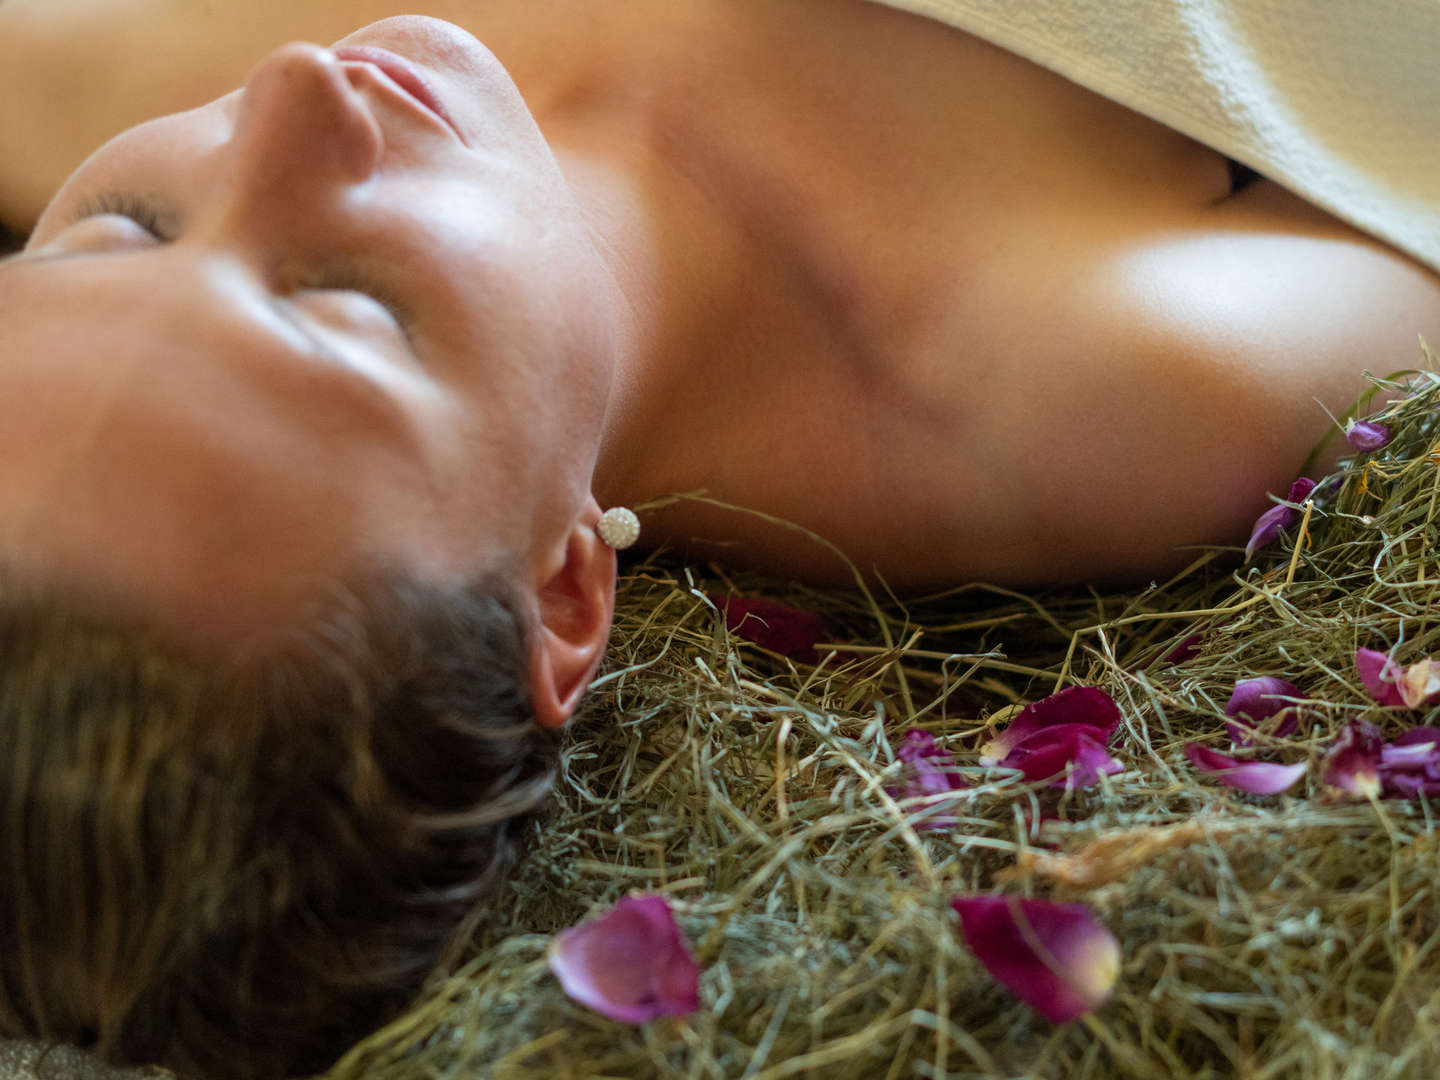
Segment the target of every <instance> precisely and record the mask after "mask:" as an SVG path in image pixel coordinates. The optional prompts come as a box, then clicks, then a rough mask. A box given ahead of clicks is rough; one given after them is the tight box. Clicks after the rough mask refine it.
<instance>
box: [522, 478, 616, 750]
mask: <svg viewBox="0 0 1440 1080" xmlns="http://www.w3.org/2000/svg"><path fill="white" fill-rule="evenodd" d="M599 518H600V508H599V507H598V506H596V505H595V503H594V500H593V499H592V500H591V501H590V503H589V505H588V506H587V507H586V509H585V511H584V512H583V513H582V514H581V516H580V518H579V520H578V521H576V523H575V525H574V527H573V528H572V529H571V531H570V535H569V537H568V538H567V540H566V541H565V552H564V563H563V565H562V566H561V567H560V569H559V571H558V572H557V573H555V574H554V575H552V576H551V577H550V579H549V580H548V581H545V582H543V583H541V585H540V586H539V588H538V590H537V594H536V595H537V598H538V600H539V609H540V618H539V623H538V627H537V632H536V633H535V634H534V635H533V640H532V642H531V645H530V700H531V704H532V705H533V707H534V709H535V719H536V720H537V721H538V722H539V723H540V725H541V726H542V727H560V726H561V725H562V724H564V723H565V721H566V720H568V719H570V714H571V713H573V712H574V711H575V707H576V706H577V705H579V704H580V699H581V697H582V696H584V693H585V690H586V688H587V687H588V686H589V685H590V680H591V679H592V678H593V677H594V675H595V669H596V668H597V667H599V666H600V660H601V659H602V658H603V657H604V655H605V643H606V642H607V641H608V640H609V639H610V620H611V617H612V616H613V615H614V613H615V552H614V550H613V549H611V548H610V547H609V546H608V545H607V544H605V543H604V542H603V541H602V540H601V539H600V537H599V536H598V535H596V532H595V522H596V521H598V520H599Z"/></svg>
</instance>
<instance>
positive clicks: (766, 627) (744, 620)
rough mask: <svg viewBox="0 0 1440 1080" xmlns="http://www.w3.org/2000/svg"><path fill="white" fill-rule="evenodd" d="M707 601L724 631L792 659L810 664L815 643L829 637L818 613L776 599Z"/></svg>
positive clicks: (715, 599) (722, 597)
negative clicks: (718, 615)
mask: <svg viewBox="0 0 1440 1080" xmlns="http://www.w3.org/2000/svg"><path fill="white" fill-rule="evenodd" d="M709 599H710V602H711V603H713V604H714V605H715V606H716V607H717V608H718V609H719V610H720V611H721V613H722V614H724V616H725V628H726V629H727V630H729V631H730V632H731V633H732V634H734V635H736V636H737V637H741V638H744V639H745V640H746V641H750V642H754V643H755V644H756V645H759V646H760V647H761V648H764V649H769V650H770V651H771V652H777V653H779V654H780V655H781V656H788V657H790V658H791V659H793V660H801V661H804V662H806V663H813V662H814V661H815V659H816V657H815V646H816V644H817V643H819V642H821V641H824V640H825V639H826V638H827V637H829V636H830V635H829V632H828V630H827V629H826V627H825V620H824V619H822V618H821V617H820V616H819V614H817V613H816V612H813V611H804V610H802V609H800V608H797V607H791V606H790V605H789V604H782V603H780V602H779V601H778V600H766V599H764V598H763V597H744V596H711V597H710V598H709Z"/></svg>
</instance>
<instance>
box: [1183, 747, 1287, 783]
mask: <svg viewBox="0 0 1440 1080" xmlns="http://www.w3.org/2000/svg"><path fill="white" fill-rule="evenodd" d="M1185 756H1186V757H1187V758H1189V759H1190V764H1192V765H1194V766H1195V768H1197V769H1199V770H1200V771H1201V772H1204V773H1213V774H1214V776H1215V779H1216V780H1219V781H1220V783H1222V784H1224V785H1225V786H1226V787H1232V788H1235V789H1236V790H1237V791H1245V792H1249V793H1250V794H1251V795H1275V794H1278V793H1279V792H1281V791H1284V790H1285V789H1286V788H1288V787H1290V786H1291V785H1293V784H1294V783H1295V781H1296V780H1299V779H1300V777H1302V776H1304V775H1305V769H1306V764H1305V762H1303V761H1300V762H1296V763H1295V764H1294V765H1273V764H1271V763H1269V762H1264V761H1237V760H1236V759H1235V758H1233V757H1230V756H1228V755H1226V754H1222V753H1219V752H1218V751H1215V750H1211V749H1209V748H1208V747H1205V746H1201V745H1200V744H1199V743H1187V744H1186V746H1185Z"/></svg>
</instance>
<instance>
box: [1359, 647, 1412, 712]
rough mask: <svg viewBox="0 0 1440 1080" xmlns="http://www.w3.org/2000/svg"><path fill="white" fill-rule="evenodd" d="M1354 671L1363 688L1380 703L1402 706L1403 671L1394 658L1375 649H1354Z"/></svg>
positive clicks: (1403, 701)
mask: <svg viewBox="0 0 1440 1080" xmlns="http://www.w3.org/2000/svg"><path fill="white" fill-rule="evenodd" d="M1355 671H1356V672H1357V673H1358V674H1359V676H1360V681H1361V682H1362V683H1363V684H1364V685H1365V690H1366V692H1367V693H1369V695H1370V696H1371V697H1372V698H1374V699H1375V701H1376V702H1377V703H1379V704H1381V705H1396V706H1400V707H1402V708H1403V707H1404V705H1405V698H1404V695H1402V694H1401V692H1400V680H1401V679H1402V678H1404V675H1405V672H1404V670H1403V669H1402V668H1401V667H1400V665H1399V664H1397V663H1396V662H1395V661H1394V660H1391V659H1390V657H1388V656H1386V655H1385V654H1384V653H1383V652H1380V651H1378V650H1376V649H1356V650H1355Z"/></svg>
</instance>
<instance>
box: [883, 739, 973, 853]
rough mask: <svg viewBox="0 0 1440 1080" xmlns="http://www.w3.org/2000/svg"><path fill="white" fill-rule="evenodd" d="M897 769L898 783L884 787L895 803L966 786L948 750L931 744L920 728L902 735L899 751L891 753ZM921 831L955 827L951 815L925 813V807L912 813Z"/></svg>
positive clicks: (967, 783) (967, 784)
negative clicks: (895, 758)
mask: <svg viewBox="0 0 1440 1080" xmlns="http://www.w3.org/2000/svg"><path fill="white" fill-rule="evenodd" d="M895 756H896V757H897V758H899V759H900V761H901V766H900V771H899V775H898V780H899V781H900V783H899V784H898V785H894V786H888V787H886V788H885V793H886V794H887V795H889V796H890V797H891V798H892V799H895V800H897V801H899V800H904V799H913V798H919V797H923V796H925V795H942V794H944V793H945V792H947V791H959V790H961V789H964V788H968V787H969V786H970V783H969V781H967V780H966V779H965V777H963V776H961V775H960V769H959V766H957V765H956V764H955V759H954V757H953V756H952V755H951V753H950V751H949V750H946V749H945V748H944V747H941V746H937V745H936V744H935V736H933V735H931V734H930V733H929V732H928V731H923V730H921V729H920V728H913V729H911V730H910V731H907V732H906V733H905V738H904V740H903V741H902V742H901V743H900V748H899V749H898V750H897V751H895ZM916 814H917V816H918V817H919V821H918V822H917V827H918V828H922V829H947V828H949V827H951V826H952V825H954V824H955V816H954V815H953V814H945V813H939V814H927V813H926V808H924V807H921V808H919V809H918V810H917V811H916Z"/></svg>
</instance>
